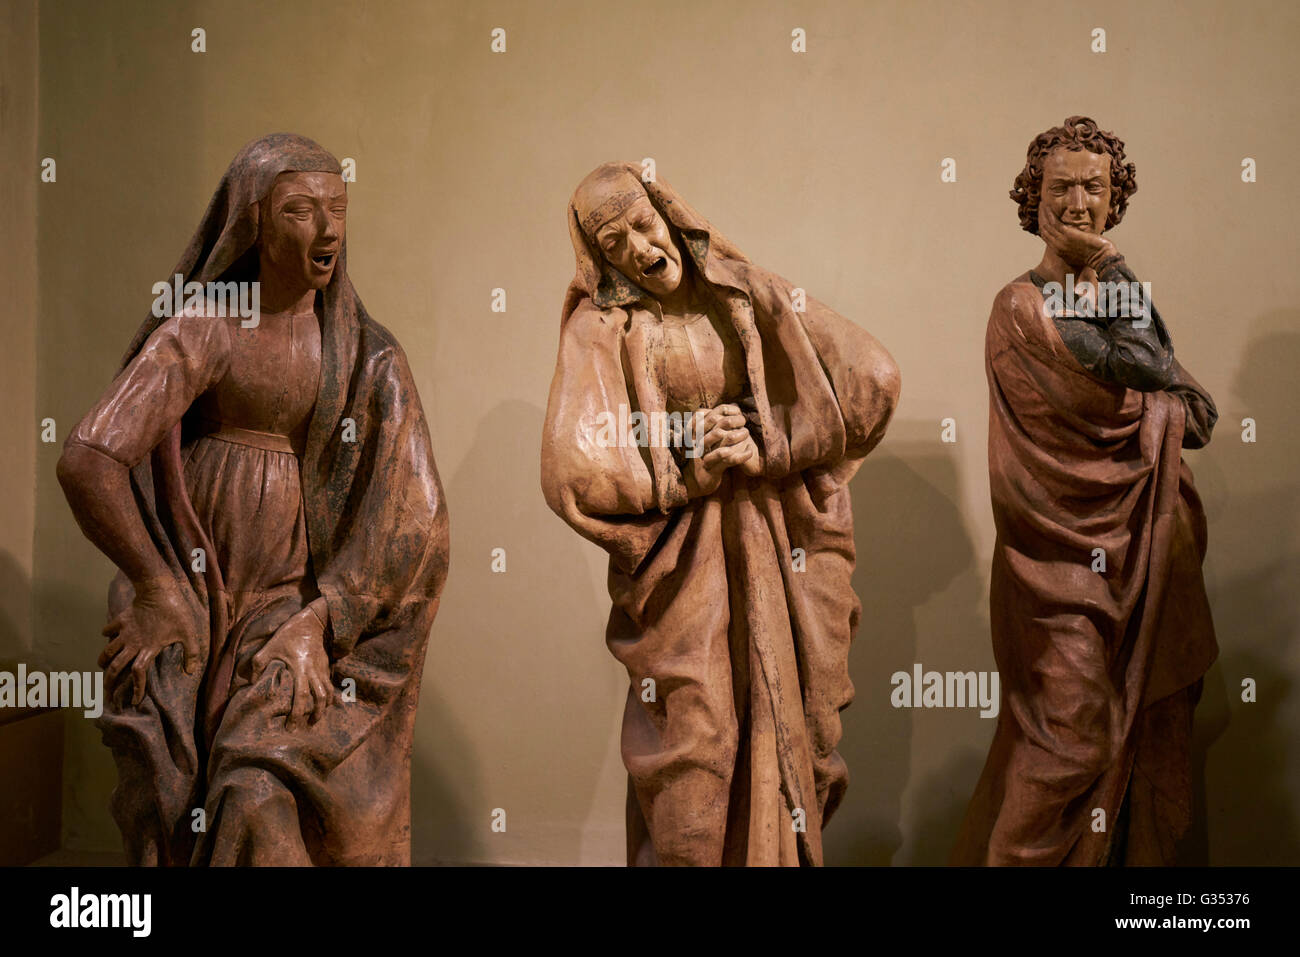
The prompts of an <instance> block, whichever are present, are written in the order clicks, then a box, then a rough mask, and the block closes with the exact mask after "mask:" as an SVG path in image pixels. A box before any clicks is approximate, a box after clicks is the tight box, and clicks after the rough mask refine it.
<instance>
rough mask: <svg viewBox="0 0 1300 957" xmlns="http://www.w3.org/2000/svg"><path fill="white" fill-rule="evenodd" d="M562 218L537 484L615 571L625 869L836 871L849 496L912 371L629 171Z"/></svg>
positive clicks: (658, 185)
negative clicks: (554, 351)
mask: <svg viewBox="0 0 1300 957" xmlns="http://www.w3.org/2000/svg"><path fill="white" fill-rule="evenodd" d="M568 224H569V235H570V239H571V240H572V243H573V249H574V254H575V256H576V259H577V272H576V274H575V276H574V278H573V281H572V282H571V283H570V285H569V290H568V294H567V296H566V297H565V301H564V307H563V310H562V323H561V329H560V346H559V355H558V358H557V360H556V370H555V377H554V379H553V380H552V385H551V393H550V402H549V407H548V409H547V415H546V425H545V431H544V435H543V440H542V488H543V491H544V493H545V496H546V500H547V502H548V504H549V505H550V506H551V508H552V509H553V510H554V511H555V512H556V513H557V514H558V515H559V516H560V517H561V518H563V519H564V521H565V522H567V523H568V524H569V525H570V526H572V527H573V528H574V529H575V530H576V531H577V532H579V533H580V534H581V535H583V536H584V537H586V538H587V539H589V540H590V541H592V542H594V543H596V544H597V545H599V546H601V547H602V548H603V549H604V550H606V551H607V552H608V553H609V556H610V558H609V591H610V596H611V598H612V600H613V608H612V609H611V611H610V617H609V624H608V627H607V630H606V642H607V644H608V646H609V648H610V650H611V651H612V652H613V654H614V656H615V657H616V658H617V659H618V660H619V661H620V662H621V663H622V664H623V665H624V666H625V667H626V669H627V672H628V677H629V689H628V696H627V703H626V707H625V710H624V717H623V732H622V752H623V762H624V764H625V766H626V768H627V772H628V797H627V859H628V863H629V864H637V865H653V864H660V865H667V864H699V865H719V864H749V865H800V864H804V865H816V864H821V863H822V862H823V853H822V829H823V827H824V826H825V824H826V822H827V821H828V820H829V819H830V817H831V815H832V814H833V813H834V811H835V808H836V807H837V806H838V805H839V803H840V801H841V799H842V798H843V795H844V791H845V788H846V786H847V782H848V770H847V768H846V767H845V763H844V760H843V759H842V758H841V757H840V755H839V753H838V751H837V750H836V747H837V745H838V743H839V740H840V734H841V726H840V711H841V710H842V709H843V708H845V707H847V706H848V704H849V702H850V701H851V700H852V696H853V685H852V683H851V682H850V680H849V673H848V651H849V643H850V641H851V640H852V638H853V634H854V632H855V630H856V628H857V624H858V618H859V616H860V612H861V609H860V605H859V603H858V599H857V597H856V595H855V594H854V592H853V588H852V585H851V577H852V573H853V566H854V557H855V553H854V543H853V513H852V510H851V508H850V501H849V480H850V478H852V476H853V475H854V473H855V472H856V471H857V469H858V467H859V466H860V465H861V464H862V461H863V459H864V457H865V456H866V455H867V453H868V452H869V451H870V450H871V449H872V448H873V447H875V445H876V444H877V443H878V442H879V441H880V439H881V437H882V436H883V435H884V432H885V427H886V424H887V423H888V421H889V418H890V415H891V414H892V413H893V410H894V407H895V404H896V402H897V398H898V390H899V377H898V369H897V367H896V366H895V364H894V362H893V360H892V358H891V357H890V355H889V353H888V352H886V351H885V349H884V348H883V347H882V346H881V345H880V343H879V342H877V341H876V340H875V339H874V338H873V337H872V336H871V335H870V334H868V333H867V332H866V331H865V330H863V329H861V328H860V327H858V326H857V325H855V324H853V323H852V322H849V321H848V320H847V319H845V318H843V317H842V316H840V315H838V314H836V313H835V312H833V311H832V310H830V309H829V308H827V307H826V306H824V305H822V304H821V303H819V302H817V301H816V300H814V299H812V298H810V297H807V296H806V295H805V294H804V292H803V290H802V289H800V288H797V287H795V286H794V285H793V284H791V283H789V282H787V281H786V280H784V279H782V278H781V277H779V276H777V275H775V274H773V273H771V272H768V271H767V270H764V269H761V268H759V267H758V266H756V265H754V264H753V263H751V262H750V261H749V260H748V259H747V258H746V257H745V256H744V255H743V254H742V253H741V252H740V251H739V250H738V249H737V248H736V247H735V246H734V245H732V244H731V243H730V242H729V241H728V240H727V239H726V238H725V237H724V236H723V235H722V234H721V233H719V232H718V231H717V230H716V229H715V228H714V227H713V226H712V225H710V224H709V223H708V222H707V221H706V220H705V219H703V218H702V217H701V216H700V215H699V214H698V213H696V212H695V210H694V209H692V208H691V207H690V206H688V205H687V204H686V202H685V201H684V200H682V198H681V197H680V196H679V195H678V194H677V193H676V192H675V191H674V190H673V189H672V188H671V187H670V186H669V185H668V184H667V183H666V182H664V181H663V179H661V178H651V179H646V178H643V176H642V175H641V169H640V167H638V166H636V165H633V164H625V163H609V164H606V165H604V166H601V167H599V168H597V169H596V170H595V171H594V172H592V173H591V174H590V175H589V176H587V178H586V179H584V180H583V181H582V183H581V184H580V185H579V186H578V189H577V191H576V192H575V193H574V195H573V199H572V201H571V202H570V204H569V211H568ZM646 416H649V417H650V418H651V420H653V421H659V422H662V421H663V420H664V417H675V418H673V419H672V423H673V425H675V426H684V427H681V428H677V429H675V430H671V435H670V434H669V432H670V430H668V429H666V428H648V429H647V428H638V425H643V424H644V421H643V417H646ZM623 423H635V424H633V425H632V428H631V429H625V428H623ZM656 436H657V437H658V438H659V439H663V441H661V440H656ZM669 439H670V440H669Z"/></svg>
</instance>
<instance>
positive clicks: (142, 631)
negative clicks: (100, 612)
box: [99, 578, 199, 708]
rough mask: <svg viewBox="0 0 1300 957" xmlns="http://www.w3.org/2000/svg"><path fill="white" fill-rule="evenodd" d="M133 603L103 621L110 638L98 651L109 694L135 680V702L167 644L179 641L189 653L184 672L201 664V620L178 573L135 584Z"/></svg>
mask: <svg viewBox="0 0 1300 957" xmlns="http://www.w3.org/2000/svg"><path fill="white" fill-rule="evenodd" d="M134 589H135V598H134V599H133V600H132V602H131V605H130V606H129V607H128V608H126V609H124V610H123V611H122V613H121V614H119V615H118V616H117V617H116V618H114V619H113V620H112V621H110V622H109V623H108V624H107V625H105V626H104V631H103V634H104V637H106V638H108V639H109V642H108V644H106V645H105V646H104V650H103V651H101V652H100V653H99V666H100V667H101V668H103V669H104V683H105V684H106V685H107V686H108V693H109V694H110V695H111V694H112V693H113V692H114V690H115V689H116V687H117V685H118V682H119V681H121V680H123V679H125V678H129V679H130V681H131V686H132V692H131V703H132V704H133V705H134V706H135V707H137V708H138V707H139V706H140V704H141V702H143V701H144V692H145V688H146V686H147V683H148V676H149V666H150V665H151V664H152V663H153V660H154V659H155V658H156V657H158V655H159V653H160V652H162V650H163V649H164V648H167V647H169V646H171V645H175V644H179V645H180V646H181V648H182V649H183V650H184V652H185V673H186V674H193V673H194V670H195V669H196V668H197V667H198V663H199V640H198V629H199V619H198V616H197V609H196V603H195V600H194V596H193V594H192V593H191V592H190V590H189V586H188V585H187V584H185V583H184V582H182V581H180V580H179V579H175V578H152V579H147V580H145V581H142V582H137V583H135V584H134Z"/></svg>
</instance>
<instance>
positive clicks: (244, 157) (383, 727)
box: [59, 134, 448, 865]
mask: <svg viewBox="0 0 1300 957" xmlns="http://www.w3.org/2000/svg"><path fill="white" fill-rule="evenodd" d="M347 204H348V197H347V190H346V186H345V183H344V180H343V177H342V175H341V171H340V166H339V163H338V161H337V160H336V159H335V158H334V157H333V156H332V155H330V154H329V153H328V152H326V151H325V150H324V149H322V148H321V147H320V146H318V145H317V144H315V143H313V142H312V141H311V140H308V139H306V138H304V137H300V136H294V135H289V134H276V135H272V136H267V137H264V138H262V139H259V140H256V141H254V142H252V143H250V144H248V145H247V146H246V147H244V149H243V150H241V151H240V153H239V154H238V155H237V156H236V157H235V159H234V161H233V162H232V163H231V164H230V167H229V169H228V170H227V171H226V174H225V175H224V176H223V177H222V180H221V183H220V185H219V186H218V188H217V191H216V193H215V195H214V196H213V197H212V201H211V203H210V204H209V206H208V209H207V212H206V213H205V214H204V216H203V219H202V221H201V222H200V224H199V227H198V229H197V231H196V232H195V234H194V238H193V239H192V240H191V241H190V244H189V246H188V248H187V249H186V250H185V252H184V254H183V255H182V257H181V260H180V262H179V263H178V265H177V266H176V268H175V269H174V270H172V274H177V275H179V277H180V279H179V280H178V287H179V286H180V283H181V282H183V283H184V285H185V287H186V288H188V287H189V286H190V285H191V284H198V285H199V286H200V287H201V288H203V289H212V288H213V287H214V286H220V287H225V286H226V285H227V284H230V283H234V284H237V285H238V284H250V283H257V284H258V285H257V286H256V289H257V292H258V296H257V297H256V298H257V300H260V312H259V313H258V314H257V315H256V316H254V317H253V318H252V319H251V320H250V319H249V318H247V317H243V316H240V315H229V314H227V311H226V310H225V309H222V308H218V306H217V304H216V303H215V302H214V301H213V300H211V299H208V298H206V297H199V298H197V299H195V300H191V301H188V302H186V303H185V304H184V307H183V308H182V307H181V304H179V303H177V304H176V308H174V309H173V310H171V314H170V315H158V314H157V313H159V312H163V311H166V310H158V309H155V310H154V314H151V315H150V317H149V318H148V319H147V320H146V321H145V323H144V324H143V325H142V326H141V328H140V330H139V331H138V332H137V333H136V335H135V338H134V339H133V340H132V342H131V345H130V347H129V348H128V349H127V352H126V355H125V357H124V359H123V361H122V364H121V366H120V369H119V372H118V374H117V377H116V378H115V379H114V380H113V383H112V384H111V385H110V386H109V388H108V390H107V391H106V392H105V393H104V394H103V396H102V397H101V398H100V399H99V401H98V402H97V403H96V404H95V405H94V407H93V408H92V409H91V411H90V412H89V413H88V414H87V415H86V417H85V418H84V419H83V420H82V421H81V423H80V424H79V425H78V426H77V427H76V429H75V430H73V432H72V434H71V435H70V436H69V438H68V440H67V442H66V444H65V448H64V452H63V456H62V458H61V460H60V462H59V479H60V482H61V483H62V485H63V488H64V490H65V493H66V495H67V498H68V501H69V503H70V505H71V506H72V510H73V513H74V514H75V516H76V518H77V521H78V524H79V525H80V526H81V528H82V530H83V531H84V533H85V534H86V536H87V537H88V538H89V539H90V540H91V541H92V542H93V543H94V544H95V545H96V546H97V547H98V548H99V549H100V550H101V551H103V552H104V553H105V554H106V555H107V556H108V557H109V558H110V559H112V560H113V562H114V564H115V565H117V567H118V569H119V573H118V575H117V577H116V578H115V579H114V581H113V583H112V585H111V586H110V590H109V621H108V624H107V626H106V627H105V629H104V634H105V636H106V637H107V638H108V642H107V644H106V645H105V646H104V648H103V652H102V654H101V655H100V659H99V660H100V665H101V666H102V667H103V668H104V669H105V678H106V684H107V687H108V690H109V697H110V701H109V702H108V703H107V704H106V706H105V709H104V714H103V715H102V717H101V718H100V719H99V725H100V728H101V730H102V733H103V737H104V741H105V743H106V744H107V745H108V746H109V747H110V748H111V749H112V751H113V755H114V758H115V760H116V764H117V769H118V784H117V787H116V789H115V790H114V792H113V797H112V802H111V806H112V811H113V816H114V818H115V820H116V821H117V824H118V826H119V828H120V829H121V831H122V835H123V838H124V842H125V844H126V848H127V851H128V855H129V857H130V860H131V861H132V862H133V863H137V864H153V865H186V864H191V865H216V864H253V865H261V864H299V865H301V864H407V863H409V862H410V753H411V744H412V735H413V730H414V720H415V710H416V704H417V700H418V697H419V691H420V679H421V675H422V671H423V667H424V655H425V648H426V644H427V641H428V636H429V631H430V628H431V626H432V623H433V619H434V615H435V614H436V611H437V607H438V597H439V594H440V592H441V589H442V585H443V582H444V580H445V578H446V573H447V562H448V535H447V510H446V504H445V502H444V499H443V494H442V488H441V486H440V483H439V480H438V473H437V469H436V467H435V464H434V459H433V453H432V447H431V443H430V439H429V432H428V427H427V425H426V423H425V418H424V413H423V411H422V409H421V405H420V400H419V396H418V395H417V393H416V389H415V385H414V382H413V381H412V377H411V372H410V369H409V368H408V366H407V361H406V357H405V355H404V353H403V351H402V349H401V347H400V346H399V345H398V343H397V341H396V340H395V339H394V338H393V336H392V334H391V333H390V332H388V330H386V329H385V328H384V327H383V326H381V325H380V324H379V323H377V322H376V321H375V320H373V319H372V318H371V317H370V316H369V314H368V313H367V312H366V310H365V307H364V306H363V305H362V303H361V299H360V298H359V297H358V295H357V293H356V290H355V289H353V287H352V283H351V282H350V280H349V278H348V274H347V244H346V241H345V226H346V216H347ZM172 274H169V275H172ZM230 288H234V287H230ZM255 301H256V300H255Z"/></svg>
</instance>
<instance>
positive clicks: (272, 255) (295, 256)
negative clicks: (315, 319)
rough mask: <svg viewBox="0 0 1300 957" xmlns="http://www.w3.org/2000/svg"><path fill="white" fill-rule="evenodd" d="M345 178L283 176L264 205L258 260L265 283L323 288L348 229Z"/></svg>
mask: <svg viewBox="0 0 1300 957" xmlns="http://www.w3.org/2000/svg"><path fill="white" fill-rule="evenodd" d="M347 213H348V194H347V189H346V187H345V186H344V182H343V177H342V176H341V175H340V174H338V173H330V172H283V173H280V174H279V175H277V176H276V178H275V183H274V185H273V186H272V187H271V191H270V192H269V193H268V194H267V195H266V197H265V198H263V199H262V200H261V202H260V223H259V234H258V240H257V242H258V262H259V271H260V276H261V279H262V281H264V282H265V281H268V280H271V281H276V282H279V283H280V284H282V285H283V286H285V287H286V288H290V289H299V290H304V291H305V290H308V289H323V288H325V286H327V285H328V284H329V281H330V277H331V276H332V275H333V274H334V268H335V266H336V265H337V264H338V261H339V252H340V250H341V249H342V248H343V234H344V229H345V227H346V225H347Z"/></svg>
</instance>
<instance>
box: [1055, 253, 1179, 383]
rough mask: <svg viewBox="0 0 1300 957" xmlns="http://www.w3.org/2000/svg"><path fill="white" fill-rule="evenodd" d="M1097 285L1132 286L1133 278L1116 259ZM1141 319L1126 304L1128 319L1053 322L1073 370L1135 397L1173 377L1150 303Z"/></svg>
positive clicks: (1168, 346) (1165, 334)
mask: <svg viewBox="0 0 1300 957" xmlns="http://www.w3.org/2000/svg"><path fill="white" fill-rule="evenodd" d="M1097 278H1098V279H1099V280H1100V281H1101V282H1103V283H1124V284H1126V285H1127V284H1129V283H1136V282H1137V281H1138V278H1137V276H1135V275H1134V274H1133V270H1131V269H1129V268H1128V266H1127V265H1126V264H1125V263H1124V260H1123V259H1122V258H1120V257H1116V258H1112V259H1111V260H1110V261H1109V262H1107V263H1106V264H1105V265H1103V266H1102V269H1101V272H1100V273H1099V274H1098V277H1097ZM1146 305H1147V306H1148V308H1149V310H1150V320H1151V321H1150V322H1142V319H1143V318H1144V317H1145V313H1143V312H1142V310H1141V309H1140V308H1138V307H1137V304H1134V303H1130V308H1129V310H1128V312H1129V315H1128V316H1118V317H1115V318H1104V317H1100V316H1095V317H1070V318H1058V319H1056V326H1057V328H1058V329H1059V330H1060V332H1061V338H1062V339H1063V340H1064V341H1065V344H1066V346H1067V347H1068V348H1069V350H1070V352H1072V353H1073V354H1074V357H1075V358H1076V359H1078V360H1079V364H1080V365H1082V366H1083V367H1084V368H1085V369H1087V370H1088V371H1089V372H1090V373H1092V374H1093V375H1094V376H1096V377H1097V378H1098V379H1101V380H1102V381H1103V382H1114V383H1118V384H1119V385H1122V386H1125V387H1126V388H1129V389H1136V390H1137V391H1139V392H1157V391H1159V390H1161V389H1164V388H1166V387H1167V386H1168V385H1169V383H1170V381H1172V377H1173V366H1174V345H1173V342H1172V341H1171V340H1170V338H1169V330H1168V329H1167V328H1166V327H1165V323H1164V320H1163V319H1161V318H1160V312H1159V311H1158V310H1157V309H1156V307H1155V303H1154V302H1148V303H1146Z"/></svg>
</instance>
